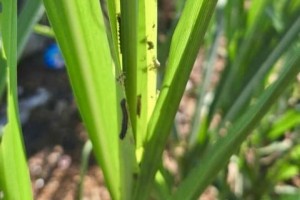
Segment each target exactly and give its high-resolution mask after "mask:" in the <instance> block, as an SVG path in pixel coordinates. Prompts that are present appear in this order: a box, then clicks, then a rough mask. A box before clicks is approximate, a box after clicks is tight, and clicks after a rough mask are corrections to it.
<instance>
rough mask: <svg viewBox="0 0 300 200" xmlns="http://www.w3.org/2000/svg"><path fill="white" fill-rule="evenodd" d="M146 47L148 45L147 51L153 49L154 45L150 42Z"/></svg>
mask: <svg viewBox="0 0 300 200" xmlns="http://www.w3.org/2000/svg"><path fill="white" fill-rule="evenodd" d="M147 45H148V50H150V49H153V48H154V44H153V42H151V41H147Z"/></svg>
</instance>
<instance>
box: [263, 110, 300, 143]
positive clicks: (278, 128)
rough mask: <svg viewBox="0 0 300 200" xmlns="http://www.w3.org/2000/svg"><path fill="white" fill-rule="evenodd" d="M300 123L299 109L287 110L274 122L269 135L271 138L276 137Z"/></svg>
mask: <svg viewBox="0 0 300 200" xmlns="http://www.w3.org/2000/svg"><path fill="white" fill-rule="evenodd" d="M299 124H300V112H299V111H297V110H290V111H287V112H286V113H285V114H284V115H283V116H282V117H280V118H279V119H278V120H276V122H275V123H274V124H273V126H272V128H271V130H270V132H269V133H268V137H269V138H270V139H276V138H278V137H279V136H281V135H283V134H284V133H285V131H287V130H289V129H290V128H293V127H294V126H296V125H299Z"/></svg>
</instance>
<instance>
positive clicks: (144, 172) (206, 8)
mask: <svg viewBox="0 0 300 200" xmlns="http://www.w3.org/2000/svg"><path fill="white" fill-rule="evenodd" d="M216 3H217V1H216V0H188V1H187V2H186V5H185V8H184V10H183V13H182V16H181V18H180V21H179V23H178V25H177V28H176V30H175V33H174V36H173V39H172V44H171V49H170V55H169V60H168V66H167V69H166V74H165V77H164V81H163V85H162V88H161V92H160V95H159V98H158V100H157V104H156V105H155V108H154V112H153V114H152V116H151V119H150V122H149V127H148V133H147V135H148V136H149V141H148V142H147V143H146V144H145V152H144V155H143V158H142V162H141V174H140V176H139V179H138V184H137V187H136V191H135V199H139V200H140V199H145V198H146V195H147V194H148V193H149V191H150V189H151V185H152V183H153V179H154V175H155V172H156V171H157V168H158V166H159V164H160V162H161V155H162V152H163V148H164V145H165V143H166V140H167V138H168V135H169V132H170V130H171V127H172V124H173V120H174V117H175V114H176V111H177V108H178V105H179V102H180V99H181V97H182V94H183V92H184V89H185V86H186V83H187V81H188V78H189V75H190V72H191V69H192V66H193V63H194V61H195V58H196V55H197V53H198V50H199V47H200V44H201V42H202V40H203V37H204V34H205V32H206V30H207V27H208V24H209V21H210V18H211V16H212V14H213V10H214V8H215V5H216Z"/></svg>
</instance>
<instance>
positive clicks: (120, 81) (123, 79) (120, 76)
mask: <svg viewBox="0 0 300 200" xmlns="http://www.w3.org/2000/svg"><path fill="white" fill-rule="evenodd" d="M125 79H126V76H125V73H124V72H122V73H121V74H120V75H119V76H118V77H117V78H116V80H117V81H118V82H119V83H120V84H122V85H124V82H125Z"/></svg>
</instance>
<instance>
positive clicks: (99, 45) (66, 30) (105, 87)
mask: <svg viewBox="0 0 300 200" xmlns="http://www.w3.org/2000/svg"><path fill="white" fill-rule="evenodd" d="M44 4H45V8H46V12H47V15H48V17H49V19H50V22H51V25H52V27H53V30H54V32H55V35H56V39H57V40H58V43H59V45H60V48H61V50H62V53H63V56H64V58H65V60H66V64H67V69H68V73H69V77H70V80H71V84H72V88H73V91H74V93H75V97H76V100H77V102H78V105H79V110H80V113H81V115H82V117H83V120H84V123H85V125H86V128H87V130H88V133H89V137H90V139H91V141H92V144H93V149H94V152H95V155H96V158H97V160H98V162H99V164H100V165H101V168H102V169H103V172H104V176H105V180H106V184H107V187H108V189H109V191H110V193H111V196H112V198H113V199H130V192H131V190H130V188H131V182H132V177H133V176H132V174H133V170H134V164H135V154H134V148H133V147H134V144H133V138H132V137H133V135H132V133H131V131H130V130H129V128H128V130H127V131H126V130H124V131H126V132H124V134H125V133H126V137H125V138H124V139H123V140H120V139H119V133H120V130H121V128H124V127H121V121H122V118H125V117H126V116H122V111H124V110H126V108H125V106H126V104H121V102H122V101H121V99H123V98H124V91H123V88H122V85H121V84H119V83H118V82H117V81H116V78H117V76H118V74H116V70H115V65H114V62H113V59H112V56H111V51H110V48H109V47H110V46H109V42H108V38H107V34H106V27H105V24H104V18H103V15H102V12H101V9H100V5H99V1H97V0H91V1H80V0H75V1H68V0H63V1H61V0H44ZM123 114H124V113H123ZM123 120H125V119H123ZM130 133H131V134H130ZM125 154H126V155H125ZM125 159H126V161H127V162H125ZM128 176H129V177H130V178H128Z"/></svg>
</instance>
